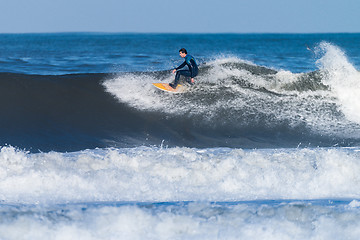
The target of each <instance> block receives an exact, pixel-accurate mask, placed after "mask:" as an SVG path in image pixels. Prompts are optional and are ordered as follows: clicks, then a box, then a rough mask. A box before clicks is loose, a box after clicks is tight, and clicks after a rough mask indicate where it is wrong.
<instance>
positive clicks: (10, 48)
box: [0, 33, 360, 239]
mask: <svg viewBox="0 0 360 240" xmlns="http://www.w3.org/2000/svg"><path fill="white" fill-rule="evenodd" d="M359 42H360V34H106V33H53V34H0V98H1V102H2V103H3V104H1V105H0V113H1V118H0V145H1V150H0V201H1V202H0V218H1V221H0V239H325V238H326V239H359V237H360V231H359V229H360V228H359V216H360V215H359V210H360V194H359V192H360V191H359V190H360V177H359V174H358V173H359V170H360V155H359V154H360V148H359V145H360V111H359V110H360V94H359V93H360V73H359V71H358V69H359V67H360V57H359V56H360V48H359ZM182 47H185V48H187V49H188V51H189V53H190V54H191V55H193V56H195V57H196V59H197V61H198V63H199V76H198V77H196V84H195V85H194V86H192V87H191V88H188V91H186V92H185V93H183V94H176V95H174V94H167V93H165V92H161V91H158V90H157V89H155V88H154V87H153V86H152V84H151V83H153V82H160V81H163V82H170V81H172V80H173V78H174V75H173V74H172V73H171V71H170V70H171V69H173V68H174V67H176V66H178V65H180V64H181V63H182V59H181V58H180V57H179V56H178V50H179V49H180V48H182Z"/></svg>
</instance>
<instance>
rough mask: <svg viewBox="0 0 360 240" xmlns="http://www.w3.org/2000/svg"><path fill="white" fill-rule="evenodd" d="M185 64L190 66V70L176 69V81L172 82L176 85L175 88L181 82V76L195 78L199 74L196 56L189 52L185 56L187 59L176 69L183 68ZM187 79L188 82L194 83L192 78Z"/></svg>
mask: <svg viewBox="0 0 360 240" xmlns="http://www.w3.org/2000/svg"><path fill="white" fill-rule="evenodd" d="M185 65H187V66H188V68H189V70H179V71H176V76H175V81H174V84H172V87H174V88H176V87H177V85H178V84H179V80H180V76H185V77H190V78H194V77H196V76H197V75H198V71H199V69H198V66H197V64H196V61H195V58H194V57H193V56H191V55H189V54H187V55H186V56H185V61H184V62H183V63H182V64H181V65H180V66H178V67H177V68H175V69H176V70H178V69H181V68H183V67H185ZM186 81H187V82H188V83H190V84H192V83H191V80H190V79H187V80H186Z"/></svg>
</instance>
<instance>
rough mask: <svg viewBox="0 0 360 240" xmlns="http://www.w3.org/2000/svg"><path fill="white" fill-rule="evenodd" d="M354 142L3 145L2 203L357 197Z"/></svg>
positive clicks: (359, 181)
mask: <svg viewBox="0 0 360 240" xmlns="http://www.w3.org/2000/svg"><path fill="white" fill-rule="evenodd" d="M359 154H360V153H359V152H358V151H354V149H341V148H340V149H335V148H334V149H288V150H285V149H284V150H241V149H222V148H216V149H203V150H199V149H191V148H169V149H159V148H145V147H140V148H132V149H103V150H101V149H99V150H86V151H81V152H75V153H56V152H50V153H39V154H30V153H26V152H24V151H19V150H16V149H14V148H12V147H3V148H2V149H1V152H0V180H1V181H0V200H1V201H2V202H5V203H27V204H34V203H48V202H51V203H56V202H60V203H61V202H89V201H90V202H92V201H140V202H143V201H186V200H189V201H203V200H204V201H234V200H235V201H238V200H255V199H314V198H316V199H317V198H360V194H359V193H360V176H359V174H358V173H359V172H360V161H359V157H360V155H359Z"/></svg>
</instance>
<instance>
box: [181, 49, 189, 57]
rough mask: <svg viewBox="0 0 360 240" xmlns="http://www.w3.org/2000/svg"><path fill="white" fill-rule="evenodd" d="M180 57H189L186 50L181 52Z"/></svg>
mask: <svg viewBox="0 0 360 240" xmlns="http://www.w3.org/2000/svg"><path fill="white" fill-rule="evenodd" d="M179 53H180V57H182V58H184V57H185V56H186V55H187V51H186V49H185V48H182V49H180V50H179Z"/></svg>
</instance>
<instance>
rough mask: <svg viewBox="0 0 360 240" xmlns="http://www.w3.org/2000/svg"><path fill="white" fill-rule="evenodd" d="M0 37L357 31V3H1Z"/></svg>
mask: <svg viewBox="0 0 360 240" xmlns="http://www.w3.org/2000/svg"><path fill="white" fill-rule="evenodd" d="M0 9H1V14H0V23H1V24H0V33H39V32H145V33H148V32H156V33H329V32H360V0H176V1H174V0H0Z"/></svg>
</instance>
